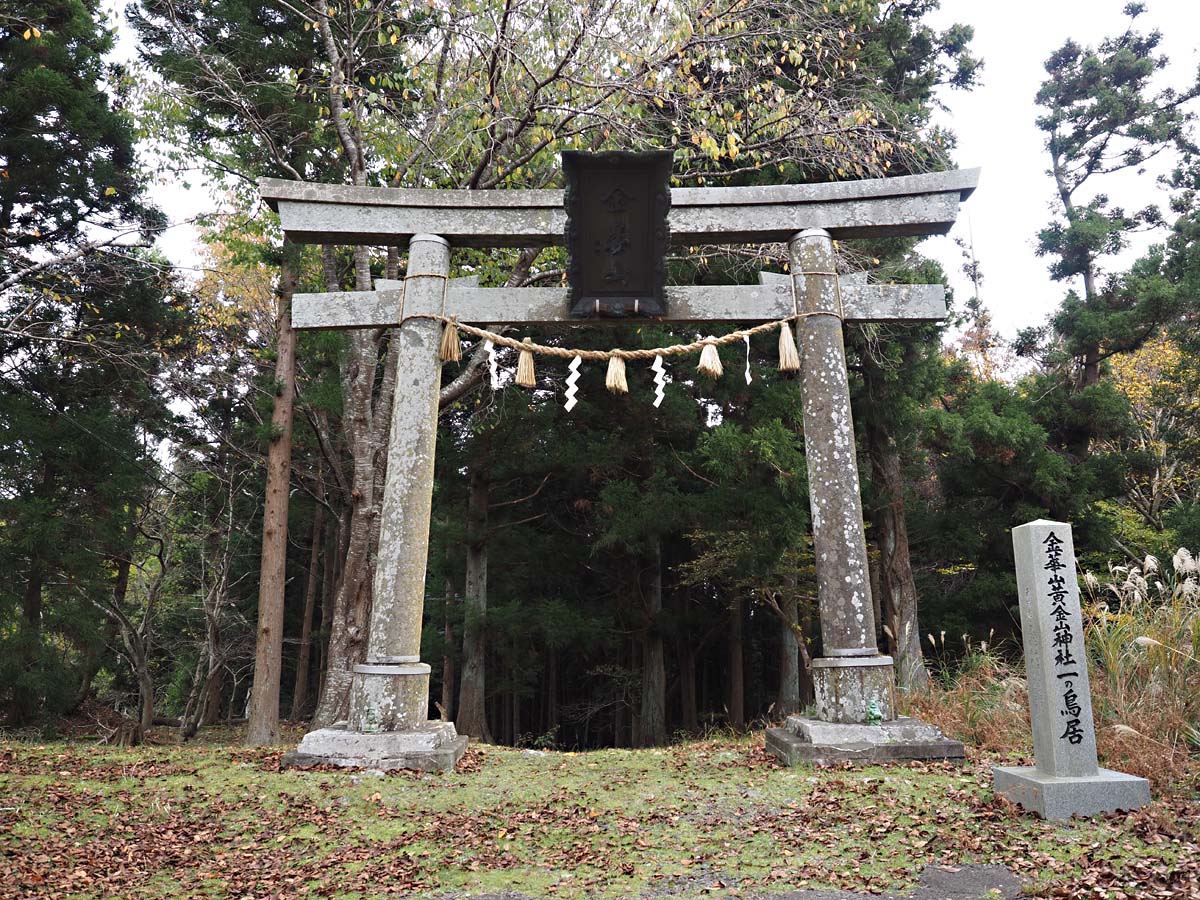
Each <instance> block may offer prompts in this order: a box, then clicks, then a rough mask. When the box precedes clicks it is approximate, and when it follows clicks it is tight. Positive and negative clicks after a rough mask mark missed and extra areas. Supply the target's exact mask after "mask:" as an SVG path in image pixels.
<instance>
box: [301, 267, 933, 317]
mask: <svg viewBox="0 0 1200 900" xmlns="http://www.w3.org/2000/svg"><path fill="white" fill-rule="evenodd" d="M761 278H762V281H763V284H761V285H698V286H691V287H671V288H667V314H666V315H665V316H663V317H661V318H656V319H655V321H663V322H744V323H747V324H749V323H753V322H769V321H772V320H774V319H782V318H784V317H785V316H789V315H791V314H792V313H793V312H794V311H795V304H794V301H793V298H792V285H791V277H790V276H788V275H778V274H775V273H771V272H764V273H762V276H761ZM478 280H479V279H478V277H477V276H472V277H471V278H469V279H466V278H454V279H452V280H451V281H450V286H449V289H448V293H447V295H446V304H445V314H446V315H456V316H458V318H459V320H460V321H463V322H471V323H475V324H478V323H482V322H506V323H514V324H518V323H519V324H550V323H554V322H568V321H570V322H573V321H577V320H576V319H574V318H572V317H571V316H569V315H568V314H567V305H566V304H567V295H568V292H567V289H566V288H481V287H478V286H477V285H475V284H468V283H465V282H477V281H478ZM399 285H400V282H389V281H385V280H382V279H381V280H380V281H377V282H376V284H375V287H376V290H374V291H371V292H366V291H337V292H330V293H320V294H295V295H294V296H293V297H292V324H293V327H295V328H301V329H322V328H378V327H383V326H388V325H395V324H396V317H397V315H399V309H400V295H399V291H400V287H399ZM841 289H842V303H843V305H844V307H845V313H846V315H845V318H846V320H847V321H852V322H888V321H896V320H903V321H906V322H934V321H939V320H941V319H944V318H945V317H946V292H945V289H944V288H943V287H942V286H941V285H940V284H890V285H880V284H872V285H868V284H867V283H866V281H865V279H859V278H855V277H853V276H842V284H841ZM442 311H443V307H442V304H441V298H434V303H433V306H432V307H430V308H427V309H424V308H421V306H420V301H419V299H415V298H413V297H409V298H408V299H407V301H406V303H405V312H406V314H408V315H413V314H414V313H435V314H442ZM598 321H609V320H598ZM611 321H613V322H614V324H615V323H616V322H618V321H619V320H611Z"/></svg>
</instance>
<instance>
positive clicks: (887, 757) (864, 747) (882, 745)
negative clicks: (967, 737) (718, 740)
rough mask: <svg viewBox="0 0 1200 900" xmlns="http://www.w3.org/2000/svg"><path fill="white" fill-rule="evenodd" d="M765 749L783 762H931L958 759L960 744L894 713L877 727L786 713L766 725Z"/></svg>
mask: <svg viewBox="0 0 1200 900" xmlns="http://www.w3.org/2000/svg"><path fill="white" fill-rule="evenodd" d="M767 750H769V751H770V752H771V753H774V754H775V755H776V756H777V757H778V758H779V759H780V761H781V762H783V763H784V764H786V765H789V766H797V765H800V764H801V763H820V764H828V763H834V762H841V761H843V760H853V761H856V762H863V763H889V762H907V761H911V760H919V759H923V760H931V761H938V762H962V760H963V758H964V757H965V755H966V754H965V751H964V750H963V745H962V744H961V743H960V742H959V741H954V740H951V739H950V738H948V737H946V736H945V735H943V734H942V732H941V731H940V730H939V729H938V728H937V727H936V726H933V725H928V724H926V723H925V722H922V721H920V720H918V719H910V718H907V717H904V716H902V717H900V718H899V719H892V720H891V721H890V722H883V723H882V724H879V725H849V724H844V723H841V722H822V721H819V720H817V719H808V718H805V717H803V716H789V717H788V720H787V724H785V725H784V727H783V728H768V729H767Z"/></svg>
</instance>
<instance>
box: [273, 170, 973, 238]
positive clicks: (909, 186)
mask: <svg viewBox="0 0 1200 900" xmlns="http://www.w3.org/2000/svg"><path fill="white" fill-rule="evenodd" d="M978 180H979V169H956V170H951V171H946V172H933V173H930V174H926V175H904V176H899V177H896V178H875V179H866V180H861V181H838V182H830V183H825V184H781V185H765V186H759V187H722V188H674V189H672V191H671V213H670V225H671V238H672V242H673V243H674V244H676V245H682V246H686V245H690V244H700V243H716V244H720V243H725V244H734V243H767V242H773V241H784V240H787V239H788V238H790V237H791V236H792V235H794V234H795V233H796V232H798V231H802V230H803V229H806V228H824V229H825V230H826V231H828V232H830V234H832V235H833V237H835V238H876V237H912V236H923V235H931V234H945V233H946V232H947V231H949V230H950V227H951V226H952V225H953V224H954V220H955V219H956V218H957V216H958V205H959V202H960V201H962V200H965V199H966V198H967V197H968V196H970V194H971V192H972V191H974V190H975V186H976V184H977V183H978ZM259 193H260V194H261V195H262V198H263V199H264V200H265V201H266V202H267V203H268V204H270V206H271V207H272V208H273V209H275V210H276V211H277V212H278V213H279V216H280V220H281V221H282V223H283V230H284V233H285V234H286V235H287V237H288V238H289V239H290V240H292V241H296V242H298V243H325V244H343V245H344V244H370V245H374V246H395V245H402V244H404V243H406V242H407V241H408V239H409V238H410V237H412V236H413V235H414V234H438V235H441V236H442V237H444V238H446V240H448V241H450V243H451V244H452V245H454V246H458V247H524V246H549V245H554V244H561V243H562V242H563V232H564V228H565V226H566V211H565V209H564V208H563V193H562V191H552V190H490V191H470V190H432V189H412V188H373V187H354V186H350V185H338V184H315V183H310V182H303V181H284V180H281V179H277V178H264V179H262V180H261V181H260V182H259Z"/></svg>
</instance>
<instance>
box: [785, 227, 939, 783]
mask: <svg viewBox="0 0 1200 900" xmlns="http://www.w3.org/2000/svg"><path fill="white" fill-rule="evenodd" d="M789 251H790V259H791V272H792V284H793V290H794V291H795V297H796V308H797V311H798V312H802V313H808V314H809V315H807V316H806V317H805V318H803V319H800V320H799V321H798V322H797V323H796V345H797V347H798V349H799V351H800V378H801V382H802V387H803V392H804V400H803V402H804V455H805V458H806V460H807V464H808V492H809V503H810V505H811V509H812V536H813V553H814V555H815V557H816V569H817V603H818V606H819V611H820V619H821V646H822V656H821V657H819V658H817V659H814V660H813V662H812V665H813V672H812V676H813V689H814V693H815V695H816V710H815V716H814V717H812V718H807V717H804V716H790V717H789V718H788V720H787V724H786V726H785V727H784V728H782V729H779V728H773V729H769V730H768V732H767V746H768V748H769V749H771V750H772V751H773V752H775V754H776V755H777V756H779V757H780V758H781V759H783V760H784V761H785V762H787V763H789V764H795V763H797V762H803V761H816V762H826V761H832V760H837V759H867V760H887V759H961V758H962V757H963V747H962V744H960V743H959V742H957V741H950V740H947V739H946V738H944V737H943V736H942V734H941V732H940V731H938V729H936V728H934V727H933V726H931V725H926V724H924V723H922V722H917V721H916V720H913V719H908V718H899V719H897V718H896V710H895V701H894V696H895V672H894V669H893V665H892V658H891V657H890V656H883V655H881V654H880V653H879V648H878V646H877V644H876V641H875V611H874V607H873V605H872V603H871V582H870V576H869V574H868V571H867V540H866V534H865V531H864V527H863V514H862V499H861V493H860V487H859V482H858V455H857V450H856V447H855V441H854V421H853V419H852V417H851V413H850V383H849V374H848V372H847V369H846V348H845V343H844V341H843V337H842V322H843V320H844V318H845V310H844V309H843V308H842V298H841V287H840V283H839V279H838V275H837V260H836V257H835V255H834V250H833V240H832V238H831V237H830V235H829V232H827V231H825V230H823V229H820V228H812V229H809V230H807V231H802V232H800V233H799V234H797V235H795V236H794V237H793V238H792V240H791V242H790V244H789Z"/></svg>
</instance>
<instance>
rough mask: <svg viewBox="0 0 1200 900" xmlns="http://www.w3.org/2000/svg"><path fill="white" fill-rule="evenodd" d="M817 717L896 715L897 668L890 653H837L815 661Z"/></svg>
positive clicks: (849, 719) (859, 719)
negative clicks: (840, 654) (857, 654)
mask: <svg viewBox="0 0 1200 900" xmlns="http://www.w3.org/2000/svg"><path fill="white" fill-rule="evenodd" d="M812 676H813V692H814V694H815V698H816V708H817V718H819V719H822V720H824V721H826V722H841V723H851V724H862V723H865V722H867V721H868V720H869V719H870V718H871V716H872V712H871V710H872V708H873V709H874V712H875V714H877V715H878V716H879V717H881V718H882V719H884V720H890V719H891V718H892V716H893V715H894V711H893V708H892V707H893V704H892V694H893V691H894V685H895V669H894V667H893V665H892V658H891V657H890V656H853V657H845V656H835V657H822V658H819V659H814V660H813V661H812Z"/></svg>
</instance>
